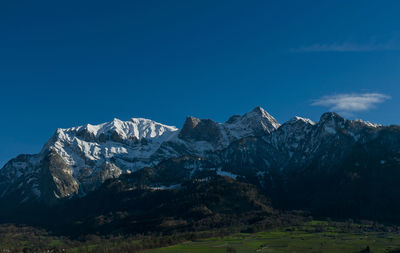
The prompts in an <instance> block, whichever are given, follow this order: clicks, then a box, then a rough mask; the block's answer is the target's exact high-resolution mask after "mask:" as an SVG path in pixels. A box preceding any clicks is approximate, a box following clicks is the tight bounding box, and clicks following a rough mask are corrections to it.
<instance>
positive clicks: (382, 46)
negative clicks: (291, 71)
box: [292, 40, 400, 52]
mask: <svg viewBox="0 0 400 253" xmlns="http://www.w3.org/2000/svg"><path fill="white" fill-rule="evenodd" d="M399 50H400V46H399V43H398V41H397V40H390V41H387V42H384V43H375V42H371V43H368V44H357V43H351V42H344V43H330V44H329V43H328V44H321V43H317V44H313V45H309V46H301V47H299V48H297V49H292V51H294V52H373V51H399Z"/></svg>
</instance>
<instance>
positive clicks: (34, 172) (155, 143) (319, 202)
mask: <svg viewBox="0 0 400 253" xmlns="http://www.w3.org/2000/svg"><path fill="white" fill-rule="evenodd" d="M215 176H221V177H229V178H231V180H234V181H235V182H240V183H245V184H249V185H253V186H254V187H256V188H257V189H258V191H259V192H260V193H262V194H263V195H264V196H266V197H267V198H268V199H270V200H271V203H272V205H273V206H274V207H275V208H278V209H282V210H292V209H302V210H307V211H310V212H312V213H313V214H315V215H321V216H332V217H355V218H360V219H364V218H365V219H377V220H383V221H389V222H400V215H398V213H400V204H399V203H400V202H399V200H400V184H398V182H399V180H400V127H399V126H383V125H378V124H372V123H370V122H365V121H362V120H347V119H344V118H342V117H341V116H339V115H338V114H336V113H333V112H328V113H324V114H323V115H322V116H321V117H320V120H319V121H318V122H313V121H311V120H310V119H305V118H301V117H294V118H292V119H291V120H289V121H287V122H285V123H283V124H282V125H281V124H279V123H278V122H277V121H276V120H275V119H274V118H273V117H272V116H271V115H270V114H268V112H266V111H265V110H264V109H262V108H261V107H256V108H254V109H253V110H252V111H250V112H248V113H246V114H244V115H234V116H232V117H230V118H229V119H228V120H227V121H226V122H225V123H219V122H215V121H213V120H210V119H198V118H195V117H187V118H186V120H185V122H184V124H183V127H182V128H181V129H178V128H176V127H174V126H167V125H164V124H161V123H158V122H155V121H152V120H149V119H143V118H132V119H130V120H128V121H121V120H119V119H114V120H113V121H111V122H107V123H103V124H99V125H90V124H87V125H85V126H79V127H72V128H67V129H57V130H56V132H55V133H54V135H53V136H52V137H51V138H50V139H49V140H48V141H47V143H46V144H45V145H44V146H43V149H42V150H41V152H40V153H39V154H34V155H19V156H18V157H16V158H14V159H12V160H10V161H9V162H8V163H7V164H5V166H4V167H3V168H2V169H1V170H0V203H1V205H2V210H3V212H6V211H7V210H11V209H13V210H15V208H18V207H21V206H28V205H33V204H40V205H44V206H55V205H57V204H58V203H60V202H63V203H65V201H77V200H79V199H86V198H87V197H88V196H100V195H99V191H100V189H102V190H101V191H102V192H104V189H105V188H104V187H105V185H110V184H112V183H113V182H114V183H115V182H121V180H122V181H124V187H125V189H129V187H131V188H132V189H133V188H135V187H136V188H135V189H137V187H140V188H141V189H148V190H151V191H169V190H173V189H180V190H181V189H183V185H185V184H187V182H207V181H208V180H211V178H214V177H215ZM127 185H128V186H127ZM200 188H201V187H200ZM99 198H101V197H99ZM99 201H101V200H99Z"/></svg>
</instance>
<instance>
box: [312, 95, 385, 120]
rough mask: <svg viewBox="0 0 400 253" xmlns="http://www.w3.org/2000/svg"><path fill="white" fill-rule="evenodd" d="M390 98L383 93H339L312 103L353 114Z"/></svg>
mask: <svg viewBox="0 0 400 253" xmlns="http://www.w3.org/2000/svg"><path fill="white" fill-rule="evenodd" d="M390 98H391V97H390V96H388V95H385V94H381V93H362V94H355V93H353V94H337V95H331V96H324V97H321V98H319V99H317V100H315V101H314V102H313V103H312V104H311V105H313V106H324V107H328V108H329V110H330V111H335V112H339V113H343V114H347V115H352V113H354V112H360V111H367V110H369V109H371V108H374V107H375V106H376V105H377V104H380V103H383V102H385V101H386V100H388V99H390Z"/></svg>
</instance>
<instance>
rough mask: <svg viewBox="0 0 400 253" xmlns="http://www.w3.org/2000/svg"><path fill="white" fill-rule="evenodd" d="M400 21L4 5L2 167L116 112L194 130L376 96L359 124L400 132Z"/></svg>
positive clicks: (382, 5) (167, 6)
mask: <svg viewBox="0 0 400 253" xmlns="http://www.w3.org/2000/svg"><path fill="white" fill-rule="evenodd" d="M399 13H400V1H351V3H350V1H336V0H335V1H232V0H229V1H208V0H203V1H187V0H182V1H173V0H171V1H163V0H159V1H152V0H146V1H101V0H100V1H99V0H97V1H74V0H72V1H54V0H52V1H31V0H29V1H20V0H3V1H0V87H1V98H0V108H1V109H0V110H1V111H0V112H1V121H0V140H1V141H0V166H1V165H3V164H4V163H5V162H6V161H7V160H9V159H10V158H12V157H15V156H16V155H17V154H19V153H37V152H39V151H40V149H41V147H42V145H43V144H44V143H45V142H46V140H47V139H48V138H49V137H50V136H51V135H52V134H53V133H54V131H55V129H56V128H58V127H71V126H75V125H81V124H85V123H92V124H96V123H101V122H105V121H110V120H112V119H113V118H114V117H117V118H120V119H122V120H127V119H129V118H131V117H146V118H151V119H154V120H156V121H159V122H162V123H165V124H170V125H176V126H178V127H181V126H182V124H183V121H184V119H185V116H187V115H193V116H196V117H201V118H212V119H215V120H217V121H225V120H226V119H227V118H229V116H230V115H232V114H242V113H245V112H246V111H249V110H251V109H252V108H253V107H255V106H257V105H260V106H262V107H264V108H265V109H266V110H267V111H269V112H270V114H272V115H273V116H274V117H276V118H277V119H278V121H280V122H284V121H286V120H288V119H289V118H291V117H292V116H294V115H299V116H305V117H309V118H311V119H313V120H316V121H317V120H318V119H319V116H320V115H321V114H322V113H323V112H325V111H328V110H331V109H335V108H339V107H337V106H336V107H335V104H334V103H335V101H336V100H335V99H338V97H339V98H342V97H341V96H345V97H346V96H350V100H351V99H353V98H352V96H356V97H357V96H363V94H365V93H368V94H371V93H374V94H375V95H377V96H378V97H374V96H375V95H372V96H373V98H372V99H375V102H374V101H372V102H371V101H370V102H371V104H368V105H366V107H365V108H358V109H357V106H358V105H356V107H355V108H353V109H354V111H350V112H346V113H347V115H348V116H349V117H358V118H363V119H366V120H369V121H373V122H378V123H383V124H400V118H399V109H398V108H400V100H399V94H400V15H399ZM376 93H378V94H376ZM343 94H347V95H343ZM324 96H331V97H325V98H324V99H323V100H328V99H333V100H335V101H334V102H333V104H323V103H322V102H323V101H322V102H321V101H320V100H319V101H318V102H316V100H318V99H320V98H321V97H324ZM332 96H333V97H332ZM389 96H390V97H391V98H390V99H388V98H389ZM367 97H368V96H367ZM355 99H357V98H355ZM368 99H369V98H368ZM376 99H377V100H379V101H376ZM350 102H352V101H350ZM364 102H365V101H364ZM364 102H363V101H361V103H364ZM366 103H369V102H368V101H367V102H366ZM312 104H314V105H312ZM362 106H363V105H361V107H362ZM371 106H372V107H371Z"/></svg>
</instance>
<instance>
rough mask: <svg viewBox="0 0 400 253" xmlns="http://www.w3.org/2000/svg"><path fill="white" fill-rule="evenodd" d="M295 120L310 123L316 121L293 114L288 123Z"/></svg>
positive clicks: (313, 123) (312, 123) (295, 121)
mask: <svg viewBox="0 0 400 253" xmlns="http://www.w3.org/2000/svg"><path fill="white" fill-rule="evenodd" d="M297 122H304V123H307V124H310V125H315V124H316V123H315V122H314V121H312V120H311V119H308V118H303V117H299V116H294V117H293V118H291V119H290V120H289V121H288V123H297Z"/></svg>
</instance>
